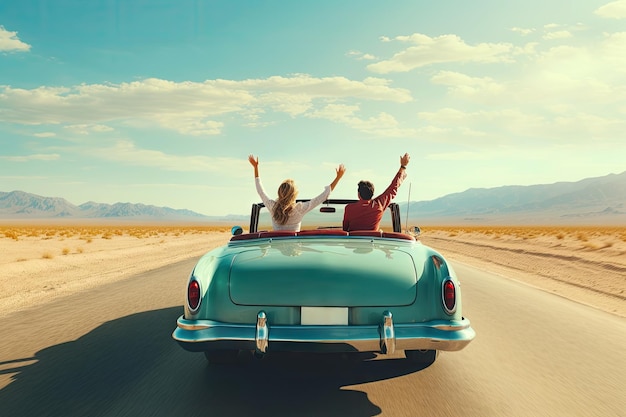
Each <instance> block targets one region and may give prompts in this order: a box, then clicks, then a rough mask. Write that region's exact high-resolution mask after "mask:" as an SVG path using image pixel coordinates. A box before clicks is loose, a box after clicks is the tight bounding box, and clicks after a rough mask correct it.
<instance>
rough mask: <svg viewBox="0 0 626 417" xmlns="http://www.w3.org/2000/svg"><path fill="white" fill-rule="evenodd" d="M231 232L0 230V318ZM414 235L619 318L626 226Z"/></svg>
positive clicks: (432, 230)
mask: <svg viewBox="0 0 626 417" xmlns="http://www.w3.org/2000/svg"><path fill="white" fill-rule="evenodd" d="M229 238H230V234H229V233H228V232H227V231H226V229H224V228H221V229H220V228H218V227H214V228H211V227H193V226H189V227H169V226H164V227H156V226H151V227H148V226H144V227H130V226H122V227H113V226H107V227H95V226H94V227H92V226H90V227H80V226H77V227H68V226H65V227H61V226H54V227H52V226H50V227H46V226H25V227H19V228H15V227H13V228H12V227H2V226H0V253H1V254H2V255H1V257H0V271H1V273H0V317H3V316H6V315H8V314H10V313H11V312H14V311H19V310H21V309H25V308H28V307H31V306H34V305H37V304H41V303H45V302H47V301H50V300H53V299H57V298H59V297H63V296H66V295H68V294H72V293H75V292H78V291H84V290H87V289H89V288H92V287H95V286H99V285H103V284H105V283H111V282H114V281H116V280H122V279H126V278H128V277H131V276H133V275H135V274H138V273H141V272H144V271H148V270H152V269H156V268H159V267H161V266H164V265H167V264H170V263H174V262H179V261H183V260H187V259H191V258H199V257H200V256H201V255H202V254H204V253H205V252H207V251H208V250H210V249H212V248H214V247H216V246H219V245H222V244H224V243H226V242H227V241H228V239H229ZM419 239H420V240H421V242H422V243H423V244H426V245H428V246H431V247H433V248H435V249H437V250H438V251H439V252H441V254H442V255H444V256H445V257H446V258H447V259H449V260H451V261H452V262H453V263H454V262H460V263H465V264H468V265H472V266H476V267H479V268H482V269H484V270H488V271H491V272H495V273H498V274H500V275H502V277H503V279H515V280H519V281H522V282H525V283H528V284H529V285H533V286H535V287H538V288H541V289H543V290H545V291H549V292H552V293H555V294H558V295H560V296H563V297H566V298H568V299H571V300H573V301H576V302H579V303H583V304H587V305H590V306H593V307H595V308H598V309H601V310H604V311H606V312H609V313H611V314H615V315H618V316H621V317H626V292H625V291H624V290H625V289H626V228H556V227H554V228H550V227H537V228H532V227H520V228H515V227H511V228H507V227H497V228H486V227H485V228H481V227H469V228H467V227H424V228H423V229H422V235H421V236H420V238H419ZM190 272H191V271H190ZM460 278H461V281H462V277H460ZM181 291H182V290H181Z"/></svg>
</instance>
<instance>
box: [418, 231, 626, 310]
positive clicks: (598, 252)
mask: <svg viewBox="0 0 626 417" xmlns="http://www.w3.org/2000/svg"><path fill="white" fill-rule="evenodd" d="M421 241H422V243H424V244H426V245H428V246H431V247H433V248H435V249H437V250H438V251H440V252H441V253H442V254H443V255H444V256H445V257H446V258H448V259H451V260H453V261H457V262H462V263H465V264H468V265H472V266H476V267H479V268H482V269H484V270H488V271H490V272H495V273H497V274H500V275H502V276H504V277H506V278H509V279H515V280H518V281H521V282H525V283H527V284H529V285H532V286H535V287H538V288H541V289H543V290H545V291H548V292H551V293H554V294H558V295H561V296H563V297H565V298H568V299H571V300H573V301H576V302H579V303H582V304H586V305H589V306H593V307H595V308H598V309H600V310H604V311H606V312H609V313H612V314H615V315H618V316H621V317H626V228H614V229H610V228H609V229H601V228H600V229H598V228H564V229H559V228H542V227H538V228H531V227H528V228H526V227H523V228H517V229H516V228H509V229H507V228H496V229H493V230H490V229H488V228H479V229H478V230H477V229H474V228H469V230H466V231H463V230H462V229H461V230H436V229H435V230H429V229H428V228H426V230H423V233H422V236H421ZM459 278H460V279H461V282H462V277H459Z"/></svg>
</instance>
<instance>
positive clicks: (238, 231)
mask: <svg viewBox="0 0 626 417" xmlns="http://www.w3.org/2000/svg"><path fill="white" fill-rule="evenodd" d="M242 233H243V229H242V228H241V226H233V227H232V228H231V229H230V234H231V235H233V236H237V235H240V234H242Z"/></svg>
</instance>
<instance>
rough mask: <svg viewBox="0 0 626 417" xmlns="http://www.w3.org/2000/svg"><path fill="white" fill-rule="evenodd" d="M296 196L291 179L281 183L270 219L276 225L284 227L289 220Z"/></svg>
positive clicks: (296, 192)
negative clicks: (272, 219)
mask: <svg viewBox="0 0 626 417" xmlns="http://www.w3.org/2000/svg"><path fill="white" fill-rule="evenodd" d="M297 195H298V189H297V188H296V184H295V183H294V181H293V180H292V179H287V180H285V181H283V183H282V184H280V186H279V187H278V199H277V200H276V204H274V212H273V213H272V217H273V218H274V220H275V221H276V223H278V224H280V225H284V224H286V223H287V221H288V220H289V214H291V210H293V208H294V206H295V203H296V196H297Z"/></svg>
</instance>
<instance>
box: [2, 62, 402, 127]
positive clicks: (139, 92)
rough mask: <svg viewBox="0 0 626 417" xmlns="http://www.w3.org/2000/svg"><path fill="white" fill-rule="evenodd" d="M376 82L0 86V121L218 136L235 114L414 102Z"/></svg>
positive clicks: (303, 79) (296, 78) (301, 78)
mask: <svg viewBox="0 0 626 417" xmlns="http://www.w3.org/2000/svg"><path fill="white" fill-rule="evenodd" d="M390 84H391V83H390V81H389V80H385V79H382V78H375V77H369V78H366V79H364V80H363V81H354V80H349V79H347V78H345V77H326V78H315V77H311V76H309V75H306V74H296V75H293V76H291V77H281V76H275V77H270V78H266V79H249V80H243V81H230V80H221V79H218V80H207V81H205V82H201V83H198V82H190V81H186V82H172V81H167V80H162V79H154V78H151V79H146V80H142V81H135V82H129V83H121V84H84V85H78V86H74V87H71V88H68V87H39V88H35V89H30V90H28V89H19V88H12V87H9V86H4V87H3V88H2V87H0V122H2V121H4V122H9V123H21V124H31V125H42V124H69V125H70V127H69V128H70V129H76V130H77V131H79V132H80V133H82V134H86V133H89V132H96V131H100V132H102V131H107V129H109V128H107V127H106V126H104V125H103V123H109V122H118V123H126V124H130V125H135V126H142V125H150V124H154V123H156V124H158V125H160V126H161V127H164V128H167V129H172V130H175V131H178V132H179V133H181V134H185V135H217V134H219V133H221V130H222V128H223V126H224V123H223V121H221V120H220V116H223V115H225V114H229V113H237V114H241V115H243V116H244V117H245V115H248V114H251V113H255V114H262V113H264V112H265V110H267V109H271V110H273V111H276V112H283V113H286V114H289V115H292V116H297V115H302V114H305V113H307V112H314V111H316V109H318V108H319V107H320V105H322V106H323V105H326V104H327V103H329V102H330V103H332V102H333V101H343V100H350V99H359V100H373V101H392V102H397V103H404V102H408V101H410V100H412V97H411V95H410V93H409V91H408V90H406V89H401V88H393V87H391V86H390Z"/></svg>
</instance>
